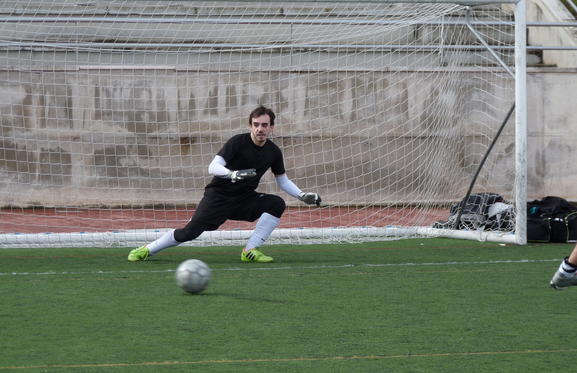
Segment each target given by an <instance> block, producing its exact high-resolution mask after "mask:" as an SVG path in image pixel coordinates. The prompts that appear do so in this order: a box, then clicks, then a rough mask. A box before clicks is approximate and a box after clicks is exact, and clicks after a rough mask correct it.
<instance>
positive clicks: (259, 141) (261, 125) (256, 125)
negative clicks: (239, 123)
mask: <svg viewBox="0 0 577 373" xmlns="http://www.w3.org/2000/svg"><path fill="white" fill-rule="evenodd" d="M273 128H274V126H271V125H270V117H269V116H268V115H267V114H263V115H261V116H260V117H255V118H252V122H251V124H250V137H251V139H252V141H253V142H254V143H255V144H256V145H258V146H263V145H264V143H265V142H266V139H267V138H268V137H269V135H270V134H271V133H272V130H273Z"/></svg>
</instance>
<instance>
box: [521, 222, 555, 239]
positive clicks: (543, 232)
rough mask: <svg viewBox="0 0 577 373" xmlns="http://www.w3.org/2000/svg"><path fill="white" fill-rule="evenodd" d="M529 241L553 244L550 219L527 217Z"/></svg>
mask: <svg viewBox="0 0 577 373" xmlns="http://www.w3.org/2000/svg"><path fill="white" fill-rule="evenodd" d="M527 241H530V242H551V226H550V225H549V219H547V220H546V219H542V218H540V217H531V216H528V217H527Z"/></svg>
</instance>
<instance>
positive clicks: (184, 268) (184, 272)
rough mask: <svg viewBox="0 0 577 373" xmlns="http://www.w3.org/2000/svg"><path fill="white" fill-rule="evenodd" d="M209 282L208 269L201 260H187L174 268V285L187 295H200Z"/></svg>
mask: <svg viewBox="0 0 577 373" xmlns="http://www.w3.org/2000/svg"><path fill="white" fill-rule="evenodd" d="M209 282H210V268H209V267H208V266H207V265H206V263H205V262H203V261H202V260H198V259H188V260H185V261H184V262H182V263H180V265H179V266H178V268H176V284H177V285H178V286H180V287H181V288H182V289H183V290H184V291H186V292H188V293H191V294H196V293H200V292H201V291H203V290H204V289H206V287H207V285H208V283H209Z"/></svg>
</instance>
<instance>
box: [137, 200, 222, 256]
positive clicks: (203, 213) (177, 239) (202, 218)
mask: <svg viewBox="0 0 577 373" xmlns="http://www.w3.org/2000/svg"><path fill="white" fill-rule="evenodd" d="M214 201H217V200H216V199H215V198H214V197H212V196H208V197H207V196H205V197H204V198H203V199H202V200H201V201H200V203H199V204H198V208H197V209H196V212H195V213H194V216H193V217H192V218H191V219H190V220H189V221H188V223H187V224H186V225H185V226H184V227H183V228H180V229H172V230H170V231H168V232H166V233H164V234H163V235H162V236H160V237H159V238H158V239H156V240H155V241H153V242H151V243H149V244H147V245H144V246H140V247H139V248H136V249H134V250H132V251H131V252H130V253H129V254H128V261H130V262H137V261H140V260H145V259H147V258H148V257H149V256H152V255H155V254H157V253H159V252H160V251H162V250H164V249H167V248H169V247H173V246H178V245H180V244H181V243H183V242H186V241H191V240H194V239H195V238H197V237H198V236H200V235H201V234H202V232H204V231H207V230H214V229H217V228H218V227H219V226H220V224H222V223H223V222H224V221H225V219H226V218H225V217H222V216H220V215H218V213H216V214H215V210H216V211H217V212H218V209H215V208H214V206H213V204H214Z"/></svg>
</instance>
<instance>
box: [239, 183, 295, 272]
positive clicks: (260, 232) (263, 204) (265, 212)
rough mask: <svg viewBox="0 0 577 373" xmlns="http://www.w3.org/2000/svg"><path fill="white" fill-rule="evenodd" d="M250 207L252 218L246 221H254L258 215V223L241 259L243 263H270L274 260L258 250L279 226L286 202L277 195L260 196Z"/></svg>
mask: <svg viewBox="0 0 577 373" xmlns="http://www.w3.org/2000/svg"><path fill="white" fill-rule="evenodd" d="M248 205H249V206H250V207H251V210H252V211H251V214H252V216H250V217H249V218H248V219H246V220H249V221H254V220H255V215H256V216H257V217H258V222H257V224H256V227H255V229H254V232H253V233H252V235H251V236H250V238H249V240H248V242H247V244H246V246H245V248H244V249H243V251H242V253H241V255H240V259H241V261H243V262H257V263H270V262H272V261H273V258H272V257H270V256H267V255H265V254H263V253H262V252H261V251H260V250H258V248H259V247H260V246H261V245H262V244H263V243H264V242H265V241H266V240H267V239H268V238H269V237H270V235H271V233H272V232H273V231H274V229H275V228H276V227H277V226H278V225H279V222H280V217H281V216H282V214H283V212H284V210H285V208H286V205H285V202H284V200H283V199H282V198H280V197H278V196H275V195H271V194H258V196H257V197H256V199H253V200H252V201H251V203H249V204H248Z"/></svg>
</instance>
